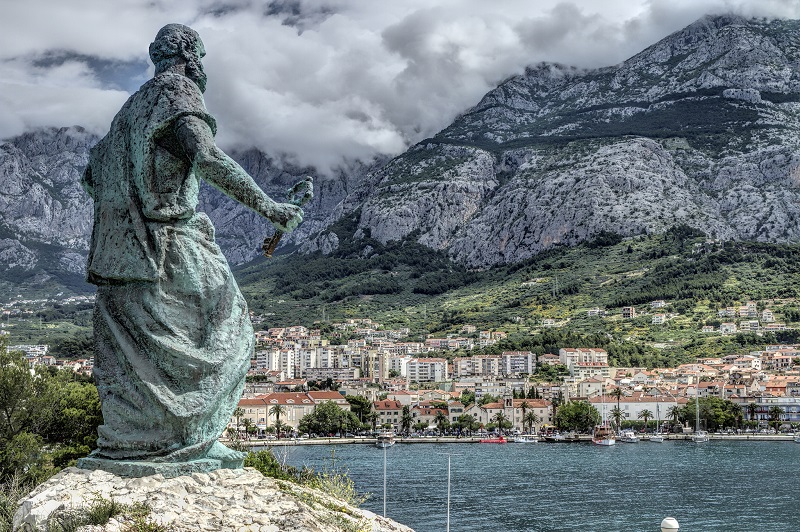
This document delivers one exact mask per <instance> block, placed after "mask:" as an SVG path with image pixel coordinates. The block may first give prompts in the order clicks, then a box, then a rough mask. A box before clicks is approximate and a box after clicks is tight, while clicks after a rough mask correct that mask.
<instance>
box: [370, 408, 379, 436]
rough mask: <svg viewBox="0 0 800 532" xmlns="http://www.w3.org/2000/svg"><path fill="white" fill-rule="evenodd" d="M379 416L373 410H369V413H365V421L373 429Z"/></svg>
mask: <svg viewBox="0 0 800 532" xmlns="http://www.w3.org/2000/svg"><path fill="white" fill-rule="evenodd" d="M380 417H381V416H380V415H379V414H378V413H377V412H375V411H374V410H373V411H372V412H370V413H369V414H367V423H369V425H370V427H372V430H373V431H374V430H375V427H376V426H377V424H378V419H379V418H380Z"/></svg>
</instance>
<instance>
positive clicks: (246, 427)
mask: <svg viewBox="0 0 800 532" xmlns="http://www.w3.org/2000/svg"><path fill="white" fill-rule="evenodd" d="M242 425H244V439H246V440H249V439H250V432H251V429H252V428H253V427H255V425H253V422H252V421H251V420H250V418H244V421H242Z"/></svg>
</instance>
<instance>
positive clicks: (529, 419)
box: [522, 412, 541, 432]
mask: <svg viewBox="0 0 800 532" xmlns="http://www.w3.org/2000/svg"><path fill="white" fill-rule="evenodd" d="M540 421H541V418H540V417H539V416H537V415H536V412H528V413H527V414H525V415H524V416H522V428H523V429H524V428H525V425H527V426H528V432H533V430H532V429H533V428H534V427H535V426H536V424H537V423H539V422H540Z"/></svg>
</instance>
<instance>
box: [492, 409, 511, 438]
mask: <svg viewBox="0 0 800 532" xmlns="http://www.w3.org/2000/svg"><path fill="white" fill-rule="evenodd" d="M492 421H494V422H495V423H497V432H499V433H500V434H502V433H503V424H504V423H506V422H507V421H508V418H507V417H506V415H505V414H504V413H502V412H498V413H496V414H495V415H494V417H493V418H492Z"/></svg>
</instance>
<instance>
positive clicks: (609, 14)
mask: <svg viewBox="0 0 800 532" xmlns="http://www.w3.org/2000/svg"><path fill="white" fill-rule="evenodd" d="M720 13H737V14H740V15H745V16H767V17H781V18H800V0H572V1H566V2H563V1H558V0H401V1H397V0H331V1H326V0H294V1H292V0H283V1H273V2H265V1H255V0H252V1H248V0H219V1H215V0H182V1H180V2H173V1H171V0H152V1H142V0H20V1H13V2H6V3H4V6H3V11H2V18H0V138H8V137H10V136H13V135H17V134H20V133H23V132H25V131H28V130H31V129H33V128H36V127H41V126H67V125H82V126H85V127H87V128H88V129H90V130H92V131H94V132H97V133H100V134H102V133H105V132H106V131H107V129H108V126H109V124H110V122H111V119H112V118H113V116H114V114H115V113H116V112H117V111H118V110H119V108H120V106H121V105H122V103H123V102H124V101H125V99H126V98H127V97H128V95H129V94H130V93H132V92H133V91H135V90H136V89H137V88H138V87H139V85H141V84H142V83H144V82H145V81H146V80H147V79H148V78H149V77H150V76H151V75H152V65H151V64H150V62H149V59H148V56H147V47H148V44H149V43H150V42H151V41H152V40H153V37H154V36H155V34H156V32H157V31H158V29H159V28H160V27H161V26H163V25H164V24H167V23H170V22H180V23H183V24H187V25H190V26H192V27H193V28H195V29H196V30H197V31H198V32H199V33H200V35H201V37H202V39H203V41H204V43H205V46H206V50H207V52H208V55H207V56H206V59H205V61H204V64H205V67H206V72H207V73H208V77H209V82H208V88H207V90H206V95H205V97H206V105H207V107H208V108H209V110H210V111H211V113H212V114H214V115H215V117H216V118H217V122H218V124H219V132H218V137H217V140H218V143H219V145H220V146H221V147H223V148H225V149H230V148H232V147H240V148H245V147H251V146H254V147H257V148H259V149H261V150H263V151H265V152H267V153H269V154H272V155H276V156H281V155H283V156H289V157H290V158H291V159H292V160H294V161H296V162H298V163H300V164H311V165H315V166H317V167H318V168H320V169H321V170H323V171H324V170H326V169H329V168H331V167H335V166H337V165H338V164H340V163H341V162H342V161H345V160H351V159H355V158H360V159H369V158H370V157H372V156H374V155H375V154H377V153H383V154H389V155H394V154H398V153H400V152H402V151H403V150H404V149H405V148H406V147H408V146H409V145H410V144H413V143H415V142H417V141H419V140H421V139H423V138H425V137H428V136H431V135H433V134H434V133H436V132H437V131H439V130H440V129H442V128H444V127H446V126H447V125H448V124H449V123H450V122H451V121H452V120H453V118H454V117H455V116H456V115H457V114H458V113H459V112H461V111H463V110H465V109H467V108H469V107H471V106H473V105H475V104H476V103H477V102H478V101H479V100H480V98H481V96H483V95H484V94H485V93H486V92H487V91H489V90H490V89H492V88H493V87H495V86H496V85H497V84H498V83H499V82H501V81H502V80H503V79H505V78H507V77H509V76H512V75H515V74H519V73H521V72H522V71H523V70H524V68H525V66H526V65H531V64H535V63H537V62H539V61H558V62H561V63H566V64H569V65H575V66H579V67H590V68H591V67H601V66H608V65H614V64H616V63H619V62H621V61H624V60H625V59H626V58H628V57H630V56H631V55H633V54H635V53H637V52H639V51H641V50H642V49H644V48H646V47H647V46H649V45H650V44H653V43H654V42H656V41H658V40H659V39H661V38H663V37H665V36H667V35H669V34H670V33H672V32H674V31H677V30H679V29H681V28H683V27H684V26H686V25H688V24H690V23H692V22H693V21H695V20H696V19H698V18H700V17H701V16H703V15H705V14H720Z"/></svg>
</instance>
